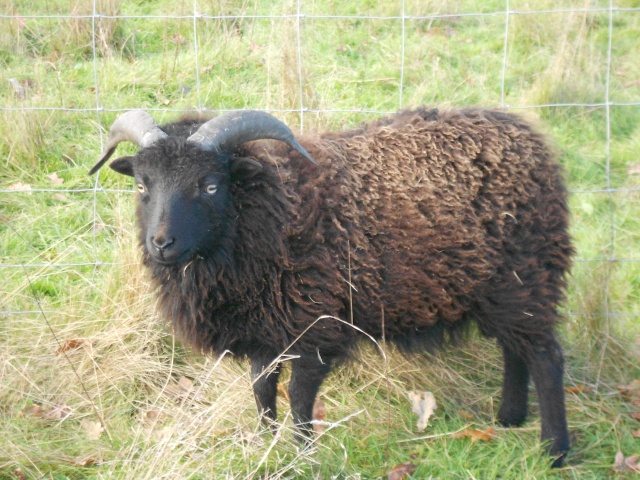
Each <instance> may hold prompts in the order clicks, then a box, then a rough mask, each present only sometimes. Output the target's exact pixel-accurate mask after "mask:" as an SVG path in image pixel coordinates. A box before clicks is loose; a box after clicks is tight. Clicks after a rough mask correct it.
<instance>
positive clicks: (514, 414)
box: [498, 345, 529, 427]
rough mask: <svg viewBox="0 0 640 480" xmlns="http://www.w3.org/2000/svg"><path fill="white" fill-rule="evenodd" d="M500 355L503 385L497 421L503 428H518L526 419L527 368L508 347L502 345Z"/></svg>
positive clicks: (522, 360) (519, 357)
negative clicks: (502, 362) (502, 366)
mask: <svg viewBox="0 0 640 480" xmlns="http://www.w3.org/2000/svg"><path fill="white" fill-rule="evenodd" d="M502 353H503V358H504V383H503V385H502V405H501V406H500V411H499V412H498V420H499V421H500V423H501V424H502V425H504V426H505V427H518V426H520V425H522V424H523V423H524V421H525V420H526V419H527V401H528V394H529V391H528V390H529V368H528V367H527V364H526V362H525V360H524V359H523V358H522V357H521V356H520V355H518V354H517V353H515V352H514V351H513V350H511V349H510V348H509V347H507V346H505V345H502Z"/></svg>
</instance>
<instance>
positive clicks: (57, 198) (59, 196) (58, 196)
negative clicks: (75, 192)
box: [52, 193, 69, 203]
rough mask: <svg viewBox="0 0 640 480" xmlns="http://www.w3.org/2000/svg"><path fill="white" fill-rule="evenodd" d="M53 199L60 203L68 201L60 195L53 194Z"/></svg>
mask: <svg viewBox="0 0 640 480" xmlns="http://www.w3.org/2000/svg"><path fill="white" fill-rule="evenodd" d="M52 196H53V198H55V199H56V200H58V201H60V202H65V203H67V202H68V201H69V199H68V198H67V197H65V196H64V195H63V194H61V193H54V194H53V195H52Z"/></svg>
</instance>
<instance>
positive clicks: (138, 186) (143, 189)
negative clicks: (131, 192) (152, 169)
mask: <svg viewBox="0 0 640 480" xmlns="http://www.w3.org/2000/svg"><path fill="white" fill-rule="evenodd" d="M136 188H137V189H138V191H139V192H140V193H144V192H146V191H147V189H146V188H145V187H144V185H143V184H141V183H137V184H136Z"/></svg>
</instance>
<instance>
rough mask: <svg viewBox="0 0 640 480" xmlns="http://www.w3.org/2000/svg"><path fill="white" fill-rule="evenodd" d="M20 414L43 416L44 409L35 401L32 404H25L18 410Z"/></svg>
mask: <svg viewBox="0 0 640 480" xmlns="http://www.w3.org/2000/svg"><path fill="white" fill-rule="evenodd" d="M20 414H21V415H22V416H32V417H39V418H43V417H44V409H43V408H42V407H41V406H40V405H36V404H35V403H34V404H32V405H27V406H26V407H24V408H23V409H22V410H20Z"/></svg>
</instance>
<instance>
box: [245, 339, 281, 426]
mask: <svg viewBox="0 0 640 480" xmlns="http://www.w3.org/2000/svg"><path fill="white" fill-rule="evenodd" d="M275 358H276V357H275V355H269V354H266V353H264V352H260V353H258V354H255V355H253V356H252V357H251V380H252V381H253V394H254V395H255V398H256V405H257V407H258V413H259V414H260V415H261V416H262V421H263V422H264V423H265V424H269V423H271V422H275V421H276V419H277V411H276V396H277V393H278V376H279V375H280V365H272V362H273V360H274V359H275Z"/></svg>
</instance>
